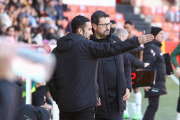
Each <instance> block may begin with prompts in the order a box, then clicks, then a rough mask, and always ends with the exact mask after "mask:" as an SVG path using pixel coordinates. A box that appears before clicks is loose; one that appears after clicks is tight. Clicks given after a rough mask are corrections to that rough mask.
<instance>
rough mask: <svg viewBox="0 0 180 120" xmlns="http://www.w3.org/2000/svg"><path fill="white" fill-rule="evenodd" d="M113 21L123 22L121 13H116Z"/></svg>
mask: <svg viewBox="0 0 180 120" xmlns="http://www.w3.org/2000/svg"><path fill="white" fill-rule="evenodd" d="M115 20H116V22H118V21H124V16H123V14H121V13H116V16H115Z"/></svg>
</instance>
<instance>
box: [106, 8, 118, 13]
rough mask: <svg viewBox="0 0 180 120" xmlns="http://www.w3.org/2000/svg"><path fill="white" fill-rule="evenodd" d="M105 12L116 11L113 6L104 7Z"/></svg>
mask: <svg viewBox="0 0 180 120" xmlns="http://www.w3.org/2000/svg"><path fill="white" fill-rule="evenodd" d="M105 12H106V13H107V14H112V13H115V12H116V8H115V7H106V8H105Z"/></svg>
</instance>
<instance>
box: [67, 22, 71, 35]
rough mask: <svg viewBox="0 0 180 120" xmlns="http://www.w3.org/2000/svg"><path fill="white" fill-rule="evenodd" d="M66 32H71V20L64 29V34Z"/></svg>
mask: <svg viewBox="0 0 180 120" xmlns="http://www.w3.org/2000/svg"><path fill="white" fill-rule="evenodd" d="M68 33H72V29H71V22H69V23H68V25H67V27H66V30H65V35H67V34H68Z"/></svg>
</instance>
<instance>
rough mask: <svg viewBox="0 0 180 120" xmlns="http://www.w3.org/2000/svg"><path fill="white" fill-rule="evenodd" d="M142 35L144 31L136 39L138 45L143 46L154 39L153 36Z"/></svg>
mask: <svg viewBox="0 0 180 120" xmlns="http://www.w3.org/2000/svg"><path fill="white" fill-rule="evenodd" d="M144 34H145V31H143V33H142V34H141V35H140V36H139V38H138V40H139V43H140V44H145V43H147V42H150V41H152V40H153V39H154V36H153V35H152V34H147V35H144Z"/></svg>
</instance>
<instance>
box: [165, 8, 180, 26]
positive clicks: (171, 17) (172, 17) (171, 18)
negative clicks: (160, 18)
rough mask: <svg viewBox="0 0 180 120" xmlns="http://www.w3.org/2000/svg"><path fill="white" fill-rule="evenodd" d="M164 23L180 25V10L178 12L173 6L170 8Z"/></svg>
mask: <svg viewBox="0 0 180 120" xmlns="http://www.w3.org/2000/svg"><path fill="white" fill-rule="evenodd" d="M164 21H166V22H172V23H179V22H180V8H179V10H176V9H175V8H174V7H173V6H169V8H168V10H167V11H166V13H165V14H164Z"/></svg>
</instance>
